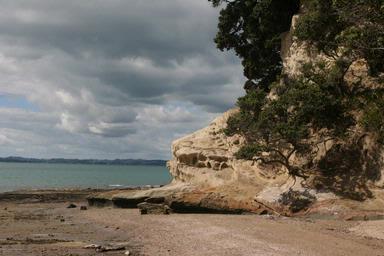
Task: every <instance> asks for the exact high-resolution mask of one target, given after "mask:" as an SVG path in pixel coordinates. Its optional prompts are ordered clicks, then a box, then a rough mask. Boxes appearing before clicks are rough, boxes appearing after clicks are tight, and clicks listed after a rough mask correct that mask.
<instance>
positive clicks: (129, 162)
mask: <svg viewBox="0 0 384 256" xmlns="http://www.w3.org/2000/svg"><path fill="white" fill-rule="evenodd" d="M0 162H7V163H48V164H102V165H155V166H165V165H166V163H167V161H165V160H144V159H115V160H107V159H104V160H100V159H65V158H52V159H40V158H24V157H16V156H9V157H0Z"/></svg>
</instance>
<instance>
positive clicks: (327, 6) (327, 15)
mask: <svg viewBox="0 0 384 256" xmlns="http://www.w3.org/2000/svg"><path fill="white" fill-rule="evenodd" d="M303 2H304V6H305V8H306V12H305V14H304V15H302V17H301V18H300V19H299V22H298V24H297V28H296V31H295V34H296V36H297V37H298V38H299V39H300V40H304V41H308V42H311V43H313V44H315V45H316V46H317V47H318V48H319V49H320V50H321V51H323V52H325V53H327V54H328V55H331V54H332V53H333V54H334V55H340V53H341V49H343V51H344V52H343V54H344V55H345V56H350V57H352V58H355V59H356V58H364V59H366V60H367V61H368V64H369V67H370V72H371V74H372V75H377V74H378V73H380V72H384V61H383V59H384V2H383V0H364V1H362V0H348V1H347V0H305V1H303Z"/></svg>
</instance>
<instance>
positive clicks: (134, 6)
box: [0, 0, 243, 158]
mask: <svg viewBox="0 0 384 256" xmlns="http://www.w3.org/2000/svg"><path fill="white" fill-rule="evenodd" d="M0 5H1V7H2V8H1V9H2V10H1V11H0V77H1V78H0V94H1V93H5V94H13V95H19V96H21V97H24V98H25V99H26V100H27V101H29V102H31V104H33V105H34V107H35V108H36V109H39V111H40V113H35V112H29V111H28V110H15V109H8V110H6V111H5V110H4V111H0V118H5V117H6V116H9V115H15V116H14V121H7V122H2V127H1V128H2V130H1V131H0V132H1V133H0V144H1V143H3V144H6V145H8V146H7V147H8V149H7V148H5V149H2V150H1V151H0V153H3V154H5V153H6V152H9V154H12V152H24V154H31V153H34V154H40V155H44V154H46V153H47V152H51V154H54V155H57V156H60V154H63V155H65V154H78V155H80V156H81V155H83V156H85V157H90V156H92V155H93V156H95V157H100V156H99V155H102V154H103V153H105V154H110V155H111V157H112V155H113V156H116V157H127V156H132V157H133V156H137V157H146V158H151V157H160V156H162V157H166V156H167V155H168V152H169V145H170V142H171V140H172V139H174V138H176V137H177V136H181V135H182V134H185V133H187V132H191V131H193V130H194V129H196V128H198V127H203V126H204V125H206V124H207V123H208V121H209V120H210V119H211V118H212V117H213V116H214V115H215V114H212V113H220V112H223V111H225V110H226V109H228V108H230V107H232V106H233V105H234V102H235V99H236V98H237V97H238V96H239V95H240V94H241V93H242V92H241V90H240V88H241V83H242V82H243V78H242V74H241V67H240V64H239V61H238V60H237V58H236V57H234V56H233V55H231V54H224V53H220V52H219V51H218V50H217V49H215V46H214V43H213V42H212V39H213V37H214V34H215V32H216V23H217V16H218V11H219V10H217V9H213V8H211V6H210V4H209V3H208V1H206V0H108V1H105V0H84V1H79V0H66V1H62V0H18V1H14V0H0ZM43 117H44V118H43ZM35 118H40V119H38V120H39V122H36V121H34V120H35ZM20 119H23V120H24V122H23V123H22V122H18V121H17V120H20ZM164 123H166V124H165V125H164ZM186 123H188V125H186ZM28 127H29V128H28ZM40 127H44V135H43V134H42V132H41V131H40V130H39V128H40ZM17 137H20V138H23V139H24V140H25V143H24V144H23V143H20V142H18V141H17V140H16V138H17ZM59 137H60V138H62V139H58V138H59ZM41 138H44V140H42V139H41ZM100 138H104V139H102V140H101V141H100ZM27 141H28V142H29V143H30V144H29V146H28V147H27V146H25V145H26V143H27ZM153 143H156V145H155V146H154V145H153ZM23 145H24V146H23ZM51 147H52V148H51ZM46 148H51V150H49V149H46ZM132 148H133V149H132ZM127 154H128V155H127Z"/></svg>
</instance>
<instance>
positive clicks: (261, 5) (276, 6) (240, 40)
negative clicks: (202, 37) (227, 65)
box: [209, 0, 299, 91]
mask: <svg viewBox="0 0 384 256" xmlns="http://www.w3.org/2000/svg"><path fill="white" fill-rule="evenodd" d="M209 1H210V2H212V4H213V6H215V7H217V6H220V5H224V8H223V9H222V10H221V12H220V17H219V24H218V29H219V31H218V33H217V35H216V38H215V42H216V45H217V47H218V48H219V49H220V50H222V51H224V50H234V51H235V52H236V54H237V55H238V56H239V57H240V58H241V60H242V64H243V67H244V75H245V76H246V77H247V78H248V79H249V80H251V81H253V82H254V83H255V84H256V85H257V86H258V87H261V88H263V90H265V91H268V90H269V85H270V84H271V83H272V82H273V81H275V80H276V77H277V76H278V75H279V74H280V72H281V70H282V60H281V58H280V45H281V34H282V33H283V32H285V31H287V30H289V27H290V24H291V19H292V16H293V15H294V14H295V13H296V12H297V11H298V10H299V0H233V1H228V0H227V1H226V0H209Z"/></svg>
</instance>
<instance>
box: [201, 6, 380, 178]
mask: <svg viewBox="0 0 384 256" xmlns="http://www.w3.org/2000/svg"><path fill="white" fill-rule="evenodd" d="M209 1H210V2H212V4H213V5H214V6H219V5H224V8H223V10H222V11H221V14H220V18H219V32H218V34H217V36H216V39H215V42H216V44H217V46H218V48H219V49H220V50H225V49H226V50H229V49H234V50H235V52H236V54H237V55H238V56H239V57H240V58H241V59H242V61H243V66H244V74H245V76H246V77H247V78H248V79H250V81H248V82H247V83H246V86H245V87H246V91H247V93H246V95H245V96H244V97H241V98H239V99H238V101H237V105H238V107H239V109H240V110H239V112H238V113H237V114H234V115H233V116H231V117H230V118H229V119H228V123H227V128H226V129H225V133H226V134H227V135H229V136H231V135H234V134H241V135H242V136H243V137H244V138H245V140H246V143H245V145H243V147H242V148H241V149H240V150H239V151H238V152H237V154H236V156H237V157H238V158H242V159H248V160H253V161H259V162H262V163H264V164H274V165H280V166H284V167H285V168H286V169H287V170H288V173H289V174H290V175H292V176H294V177H303V178H306V177H308V176H309V175H310V174H311V172H312V171H314V170H315V169H318V168H322V167H321V166H316V164H315V163H314V159H315V156H316V155H317V150H318V148H319V147H318V145H319V144H321V143H324V142H326V141H327V140H333V141H339V142H340V141H343V142H346V141H347V140H348V141H351V143H355V144H357V143H358V142H359V141H360V140H359V139H357V140H354V139H353V138H352V137H353V136H356V137H357V138H362V137H363V136H364V133H366V132H371V133H376V134H377V135H378V136H377V137H378V139H379V140H378V141H379V142H380V141H381V142H382V143H384V121H382V120H383V116H384V114H383V113H384V83H383V77H384V76H383V75H382V73H383V72H384V61H383V59H384V0H348V1H347V0H302V1H301V4H303V5H304V13H303V14H302V15H301V16H300V18H299V21H298V24H297V27H296V30H295V36H296V37H297V38H298V40H301V41H306V42H307V43H309V44H312V45H313V46H315V47H317V48H318V50H319V51H320V52H322V53H323V54H325V55H327V56H328V57H329V59H333V62H327V63H326V62H322V61H318V62H309V63H306V64H305V65H303V68H302V74H301V75H300V76H296V77H295V78H292V77H285V76H284V74H282V63H281V59H280V56H279V54H280V45H281V41H280V35H281V33H283V32H285V31H287V30H288V29H289V27H290V21H291V18H292V15H293V14H294V13H295V12H297V11H298V8H299V4H300V3H299V1H286V0H285V1H284V0H281V1H278V0H243V1H241V0H233V1H223V0H209ZM360 59H365V60H366V62H367V63H368V66H369V72H370V75H371V76H372V78H375V79H376V80H375V81H376V82H377V86H375V87H367V86H364V85H363V84H362V83H361V81H360V82H357V84H354V85H353V86H352V87H351V86H350V85H349V84H348V83H347V81H346V79H345V74H346V73H347V72H348V70H349V69H350V66H351V64H352V63H354V62H355V61H356V60H360ZM279 76H280V77H283V78H285V79H279ZM253 83H256V84H257V86H253ZM360 128H362V131H361V129H360ZM357 131H358V132H357ZM360 131H361V132H362V134H357V133H359V132H360ZM354 133H355V134H354ZM344 144H345V145H348V144H347V143H344ZM345 145H344V146H345ZM347 147H348V146H347ZM350 148H353V149H358V150H360V147H357V146H356V145H350ZM340 152H344V151H340ZM345 152H348V150H346V151H345ZM362 156H364V154H363V155H362ZM293 158H295V159H296V160H295V161H292V159H293ZM298 159H300V161H297V160H298ZM359 163H362V166H361V167H362V168H360V169H361V170H363V169H364V168H365V167H364V166H363V165H364V161H360V162H359ZM324 166H328V167H329V166H331V165H329V164H328V165H324ZM334 166H337V165H335V164H334ZM328 167H327V168H328ZM339 169H340V170H341V169H343V168H339ZM357 169H358V170H359V171H360V169H359V168H357ZM343 170H345V169H343Z"/></svg>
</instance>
